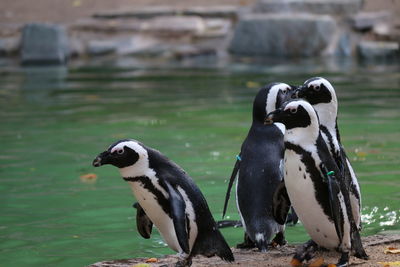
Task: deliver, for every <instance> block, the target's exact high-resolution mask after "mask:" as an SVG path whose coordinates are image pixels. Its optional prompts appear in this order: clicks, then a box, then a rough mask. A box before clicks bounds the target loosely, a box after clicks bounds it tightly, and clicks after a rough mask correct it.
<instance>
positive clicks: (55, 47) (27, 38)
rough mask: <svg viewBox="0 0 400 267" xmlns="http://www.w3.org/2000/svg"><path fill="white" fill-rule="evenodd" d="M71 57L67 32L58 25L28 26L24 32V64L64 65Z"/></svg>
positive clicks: (22, 47) (22, 45)
mask: <svg viewBox="0 0 400 267" xmlns="http://www.w3.org/2000/svg"><path fill="white" fill-rule="evenodd" d="M68 57H69V42H68V37H67V33H66V30H65V28H64V27H63V26H60V25H56V24H44V23H32V24H27V25H26V26H25V27H24V28H23V31H22V41H21V61H22V63H23V64H64V63H66V61H67V59H68Z"/></svg>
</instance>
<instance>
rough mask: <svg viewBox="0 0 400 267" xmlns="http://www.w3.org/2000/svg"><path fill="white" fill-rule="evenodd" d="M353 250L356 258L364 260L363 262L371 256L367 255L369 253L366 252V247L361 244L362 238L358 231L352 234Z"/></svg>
mask: <svg viewBox="0 0 400 267" xmlns="http://www.w3.org/2000/svg"><path fill="white" fill-rule="evenodd" d="M351 246H352V249H353V251H354V256H355V257H357V258H359V259H363V260H368V259H369V256H368V255H367V253H366V252H365V250H364V247H363V245H362V243H361V237H360V233H359V232H358V231H354V232H353V234H352V244H351Z"/></svg>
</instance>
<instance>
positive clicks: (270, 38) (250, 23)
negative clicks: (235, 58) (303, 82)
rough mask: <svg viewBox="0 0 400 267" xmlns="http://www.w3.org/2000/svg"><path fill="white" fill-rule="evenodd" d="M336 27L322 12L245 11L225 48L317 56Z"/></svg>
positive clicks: (251, 52)
mask: <svg viewBox="0 0 400 267" xmlns="http://www.w3.org/2000/svg"><path fill="white" fill-rule="evenodd" d="M336 31H337V26H336V22H335V20H334V19H333V18H332V17H330V16H326V15H322V16H317V15H307V14H248V15H245V16H243V17H242V18H241V19H240V21H239V22H238V24H237V26H236V29H235V32H234V37H233V39H232V41H231V43H230V47H229V50H230V52H231V53H233V54H238V55H247V56H265V55H273V56H278V57H279V56H280V57H285V56H289V57H293V56H317V55H322V54H324V53H325V52H326V51H327V50H328V48H329V47H330V46H331V44H332V43H333V42H334V38H335V34H336Z"/></svg>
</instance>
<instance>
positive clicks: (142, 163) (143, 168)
mask: <svg viewBox="0 0 400 267" xmlns="http://www.w3.org/2000/svg"><path fill="white" fill-rule="evenodd" d="M119 172H120V174H121V176H122V177H124V178H134V177H142V176H146V177H153V176H154V175H155V171H154V170H153V169H151V168H149V161H148V158H147V157H146V158H141V159H140V160H138V161H137V162H136V163H135V164H134V165H131V166H128V167H125V168H120V169H119Z"/></svg>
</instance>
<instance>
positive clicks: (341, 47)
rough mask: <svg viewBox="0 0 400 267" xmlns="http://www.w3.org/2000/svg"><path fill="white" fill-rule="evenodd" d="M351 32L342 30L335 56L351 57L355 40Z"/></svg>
mask: <svg viewBox="0 0 400 267" xmlns="http://www.w3.org/2000/svg"><path fill="white" fill-rule="evenodd" d="M352 39H353V38H352V36H351V34H350V33H349V32H342V33H341V34H340V36H339V40H338V42H337V45H336V49H335V53H334V54H335V56H339V57H349V56H351V55H352V52H353V40H352Z"/></svg>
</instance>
